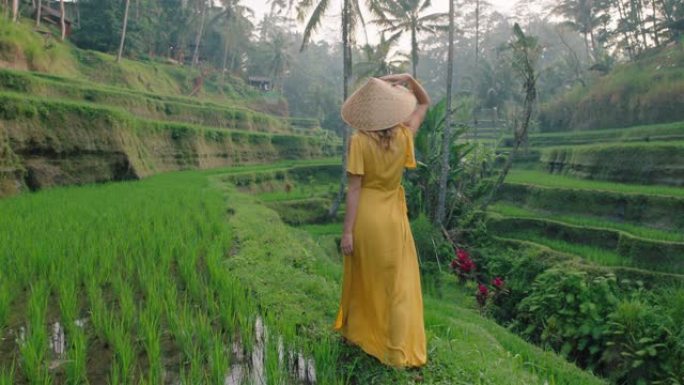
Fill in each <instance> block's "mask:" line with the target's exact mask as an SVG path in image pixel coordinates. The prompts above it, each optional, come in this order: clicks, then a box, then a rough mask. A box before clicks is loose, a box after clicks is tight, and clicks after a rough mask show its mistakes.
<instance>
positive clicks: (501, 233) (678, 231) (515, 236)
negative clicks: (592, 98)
mask: <svg viewBox="0 0 684 385" xmlns="http://www.w3.org/2000/svg"><path fill="white" fill-rule="evenodd" d="M683 136H684V124H682V123H681V122H680V123H672V124H662V125H652V126H641V127H633V128H625V129H612V130H595V131H576V132H567V133H552V134H532V135H530V138H529V141H528V142H529V147H528V148H527V149H528V151H530V152H532V153H536V154H541V157H540V158H536V159H532V158H530V159H526V160H524V161H523V162H522V163H520V164H519V165H518V166H515V167H514V169H512V170H511V171H510V173H509V175H508V177H507V179H506V184H505V185H504V187H503V189H502V190H501V191H500V194H499V201H498V202H497V203H496V204H494V205H493V206H492V207H491V208H490V210H491V212H490V217H491V219H490V223H489V224H490V225H489V228H490V230H491V233H492V234H493V235H495V236H497V237H500V238H501V239H505V240H506V241H505V242H504V243H506V242H511V241H512V242H519V243H521V244H531V245H538V246H540V247H542V248H547V249H549V250H551V251H555V252H559V253H561V254H563V255H567V256H574V257H577V258H579V259H580V260H582V261H584V262H585V263H588V264H590V265H597V266H603V267H609V268H611V269H613V270H614V271H615V272H618V276H620V273H619V272H620V271H623V272H624V271H628V273H629V274H628V275H630V276H632V275H634V274H635V275H636V276H637V277H638V276H639V274H643V277H645V279H651V275H652V274H658V273H664V274H674V275H673V277H681V279H684V231H683V230H684V221H682V220H681V218H684V188H681V187H677V186H673V185H665V184H653V181H654V180H663V181H667V182H668V183H670V184H671V183H674V182H676V178H674V179H667V178H668V177H666V176H661V175H660V174H659V173H669V172H678V171H676V170H679V169H681V167H682V165H681V164H679V160H678V159H679V158H677V157H675V158H672V159H669V158H668V157H669V155H668V152H667V151H665V152H662V153H659V151H660V149H661V147H663V146H665V145H667V146H670V147H672V146H679V145H681V142H678V141H681V138H682V137H683ZM653 140H666V141H667V142H654V141H653ZM597 143H599V144H597ZM504 144H505V143H504ZM548 146H561V147H548ZM668 148H669V147H668ZM604 149H608V150H610V153H611V154H618V155H620V156H618V157H613V158H611V159H608V158H606V159H603V160H602V161H601V162H602V165H600V167H601V168H602V169H601V170H603V171H596V170H598V169H596V170H593V169H592V168H591V167H593V166H592V165H591V164H589V163H587V162H588V161H587V160H578V159H579V158H576V157H574V156H575V155H577V154H578V153H580V152H581V153H582V154H584V155H586V154H585V153H587V152H591V151H594V150H595V151H596V152H597V154H598V153H599V152H600V151H603V150H604ZM560 150H562V151H563V153H564V154H567V156H561V155H563V154H560V152H559V151H560ZM554 151H555V152H554ZM556 153H557V154H556ZM656 153H659V154H660V155H659V156H661V158H662V159H660V160H659V162H661V166H662V165H664V166H663V167H666V168H667V169H665V168H662V167H661V166H658V167H654V168H651V169H649V167H650V166H649V165H650V164H651V163H649V162H650V160H652V159H651V158H652V157H653V156H654V154H656ZM545 154H546V155H548V156H546V155H545ZM553 154H556V155H553ZM552 155H553V156H556V158H558V159H556V160H557V161H561V162H565V163H567V165H566V166H567V167H568V168H569V167H571V164H574V163H573V162H579V163H578V166H577V167H578V168H577V169H576V170H575V171H571V173H572V172H579V173H584V174H585V175H583V176H585V177H588V176H590V175H591V174H592V173H596V175H595V176H599V174H601V175H603V174H605V177H606V178H608V179H610V178H614V177H618V176H619V173H627V174H629V173H631V175H632V176H630V178H636V179H639V178H638V175H642V174H643V183H639V182H638V181H634V182H630V183H619V182H611V181H607V180H595V179H586V178H579V177H574V176H570V175H558V174H552V173H549V172H548V171H549V167H550V164H549V163H548V162H549V159H551V158H553V156H552ZM537 156H539V155H537ZM578 156H579V155H578ZM570 157H574V158H572V159H570ZM620 157H625V159H627V158H628V159H627V160H628V161H623V160H624V159H622V158H620ZM546 158H548V159H546ZM668 159H669V160H668ZM610 162H614V163H615V164H610ZM573 167H574V166H573ZM629 167H633V169H631V170H630V169H629ZM672 170H675V171H672ZM556 171H557V170H556ZM644 173H645V174H644ZM663 175H664V174H663ZM672 175H674V174H672ZM621 269H628V270H621ZM677 279H679V278H675V280H677Z"/></svg>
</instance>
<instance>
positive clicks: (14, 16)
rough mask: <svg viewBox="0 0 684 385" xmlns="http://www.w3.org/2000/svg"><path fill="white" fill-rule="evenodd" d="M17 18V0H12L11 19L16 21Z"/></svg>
mask: <svg viewBox="0 0 684 385" xmlns="http://www.w3.org/2000/svg"><path fill="white" fill-rule="evenodd" d="M18 20H19V0H12V21H13V22H15V23H16V22H17V21H18Z"/></svg>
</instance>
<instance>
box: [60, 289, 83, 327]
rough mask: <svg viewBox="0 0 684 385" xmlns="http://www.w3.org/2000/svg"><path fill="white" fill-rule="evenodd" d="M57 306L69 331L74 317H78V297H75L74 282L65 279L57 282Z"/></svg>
mask: <svg viewBox="0 0 684 385" xmlns="http://www.w3.org/2000/svg"><path fill="white" fill-rule="evenodd" d="M58 291H59V308H60V311H61V314H62V321H63V323H64V325H65V327H66V328H67V330H69V331H71V329H72V326H73V324H74V322H76V318H77V317H78V298H77V297H76V283H75V282H74V281H73V280H70V279H67V280H62V281H60V282H59V289H58Z"/></svg>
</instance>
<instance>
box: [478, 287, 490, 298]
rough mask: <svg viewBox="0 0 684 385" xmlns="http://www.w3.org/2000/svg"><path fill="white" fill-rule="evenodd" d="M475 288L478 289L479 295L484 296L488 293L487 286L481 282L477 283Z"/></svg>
mask: <svg viewBox="0 0 684 385" xmlns="http://www.w3.org/2000/svg"><path fill="white" fill-rule="evenodd" d="M477 290H478V291H479V293H480V295H482V296H484V297H486V296H487V295H489V289H488V288H487V286H485V285H483V284H479V285H478V286H477Z"/></svg>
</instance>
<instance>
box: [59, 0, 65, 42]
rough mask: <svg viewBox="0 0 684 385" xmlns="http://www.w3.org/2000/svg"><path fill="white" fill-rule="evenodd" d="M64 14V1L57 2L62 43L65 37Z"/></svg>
mask: <svg viewBox="0 0 684 385" xmlns="http://www.w3.org/2000/svg"><path fill="white" fill-rule="evenodd" d="M64 13H65V10H64V0H59V25H60V28H61V30H62V35H61V39H62V41H64V38H65V37H66V24H65V23H64V17H65V16H64Z"/></svg>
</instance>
